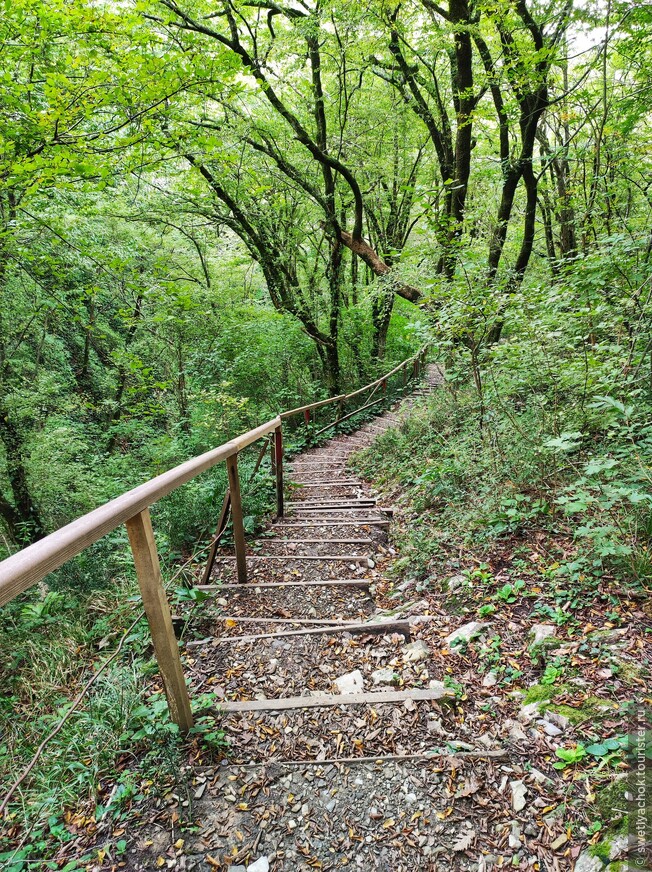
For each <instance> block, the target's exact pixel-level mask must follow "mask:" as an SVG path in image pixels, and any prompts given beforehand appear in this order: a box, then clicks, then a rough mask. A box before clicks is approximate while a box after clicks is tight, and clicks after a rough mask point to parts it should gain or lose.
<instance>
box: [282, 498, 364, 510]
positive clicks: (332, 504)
mask: <svg viewBox="0 0 652 872" xmlns="http://www.w3.org/2000/svg"><path fill="white" fill-rule="evenodd" d="M370 504H371V505H372V506H373V505H375V504H376V500H375V499H373V498H371V497H370V498H369V499H366V500H365V499H351V500H289V501H288V503H287V504H286V505H287V506H288V507H289V508H296V507H298V508H304V509H310V508H314V509H322V508H328V509H337V508H344V507H346V506H368V505H370Z"/></svg>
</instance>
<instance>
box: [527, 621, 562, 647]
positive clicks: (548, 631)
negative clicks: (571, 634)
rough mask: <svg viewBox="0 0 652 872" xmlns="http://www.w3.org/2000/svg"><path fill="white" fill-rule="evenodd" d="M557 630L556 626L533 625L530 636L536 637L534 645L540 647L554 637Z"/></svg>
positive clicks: (533, 641)
mask: <svg viewBox="0 0 652 872" xmlns="http://www.w3.org/2000/svg"><path fill="white" fill-rule="evenodd" d="M556 630H557V628H556V627H555V625H554V624H532V626H531V627H530V635H531V636H534V638H533V640H532V644H533V645H539V644H540V643H541V642H543V640H544V639H549V638H550V637H551V636H554V635H555V632H556Z"/></svg>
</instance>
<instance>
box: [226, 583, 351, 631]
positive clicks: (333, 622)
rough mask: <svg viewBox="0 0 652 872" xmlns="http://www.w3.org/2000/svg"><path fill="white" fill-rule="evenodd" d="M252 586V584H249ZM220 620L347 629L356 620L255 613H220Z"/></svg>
mask: <svg viewBox="0 0 652 872" xmlns="http://www.w3.org/2000/svg"><path fill="white" fill-rule="evenodd" d="M247 586H248V587H251V585H247ZM217 620H218V621H240V622H241V623H243V624H247V623H249V624H323V625H324V626H328V627H342V629H346V628H347V626H349V625H350V624H355V621H343V620H342V619H341V618H261V617H256V616H255V615H250V616H247V615H218V617H217Z"/></svg>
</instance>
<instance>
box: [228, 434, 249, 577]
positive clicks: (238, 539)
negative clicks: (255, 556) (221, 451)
mask: <svg viewBox="0 0 652 872" xmlns="http://www.w3.org/2000/svg"><path fill="white" fill-rule="evenodd" d="M226 469H227V472H228V474H229V491H230V493H231V520H232V521H233V542H234V544H235V563H236V567H237V570H238V583H239V584H246V582H247V557H246V555H245V535H244V520H243V517H242V495H241V494H240V476H239V475H238V452H237V451H236V452H234V453H233V454H229V456H228V457H227V458H226Z"/></svg>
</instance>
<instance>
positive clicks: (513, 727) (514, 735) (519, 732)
mask: <svg viewBox="0 0 652 872" xmlns="http://www.w3.org/2000/svg"><path fill="white" fill-rule="evenodd" d="M505 726H506V727H508V730H509V738H510V739H513V740H514V741H515V742H526V741H527V738H528V737H527V733H526V732H525V730H524V729H523V727H522V726H521V725H520V724H519V723H517V722H516V721H511V720H509V721H505Z"/></svg>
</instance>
